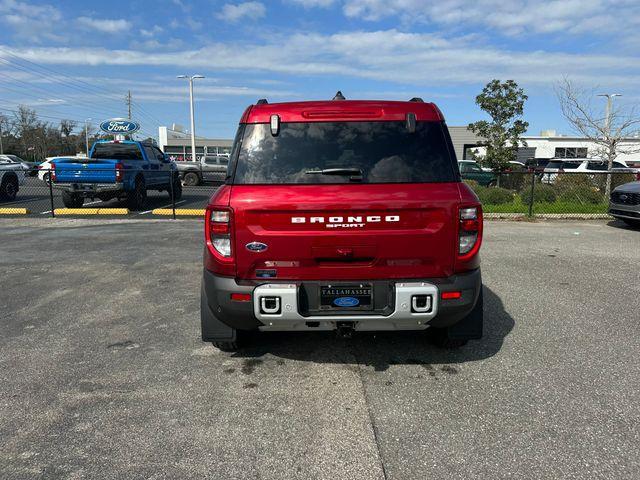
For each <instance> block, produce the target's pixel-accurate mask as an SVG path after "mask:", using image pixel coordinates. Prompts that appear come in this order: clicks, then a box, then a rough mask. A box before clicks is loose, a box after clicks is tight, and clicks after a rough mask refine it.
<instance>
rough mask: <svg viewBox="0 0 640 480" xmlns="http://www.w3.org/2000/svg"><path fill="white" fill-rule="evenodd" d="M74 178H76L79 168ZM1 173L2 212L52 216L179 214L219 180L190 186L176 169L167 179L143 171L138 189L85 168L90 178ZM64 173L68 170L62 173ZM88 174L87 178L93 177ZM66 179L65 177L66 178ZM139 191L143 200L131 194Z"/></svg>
mask: <svg viewBox="0 0 640 480" xmlns="http://www.w3.org/2000/svg"><path fill="white" fill-rule="evenodd" d="M81 170H82V169H79V170H78V171H77V172H75V173H74V172H72V173H71V175H77V177H78V180H80V179H81V178H82V175H81V173H80V171H81ZM0 173H3V176H2V183H1V184H0V213H1V214H3V215H30V216H38V217H56V216H59V215H129V216H140V215H147V216H152V215H163V216H165V217H166V216H170V217H173V218H176V217H178V216H180V215H181V214H185V213H186V214H188V215H191V216H194V215H198V214H199V213H200V211H201V210H204V209H205V208H206V206H207V204H208V202H209V199H210V198H211V196H212V195H213V194H214V193H215V191H216V190H217V189H218V188H219V186H220V185H221V184H222V183H223V182H224V176H223V175H221V174H220V175H217V176H211V178H206V179H201V180H200V181H198V182H197V183H196V184H195V185H186V184H185V182H184V178H183V177H182V175H180V173H179V172H175V171H174V172H172V173H171V179H172V181H171V182H169V183H167V179H166V175H167V172H160V171H159V172H152V171H151V172H145V177H144V178H145V184H144V188H141V189H138V192H136V191H135V187H133V186H131V185H130V186H128V187H127V188H124V186H123V185H122V182H119V183H118V184H116V182H115V178H114V176H115V171H114V169H113V168H111V169H104V170H101V169H96V168H92V169H91V174H92V176H93V177H94V178H93V179H104V181H102V182H101V181H98V182H93V181H92V183H82V182H81V181H77V182H74V181H64V182H61V181H59V179H57V180H58V181H56V180H54V181H53V182H51V178H52V175H55V173H54V170H50V169H37V170H31V171H15V172H0ZM154 173H155V178H154ZM66 175H69V173H68V172H67V173H66ZM93 179H92V180H93ZM66 180H68V178H67V179H66ZM140 191H142V192H143V193H142V194H143V197H144V198H143V199H142V200H140V199H136V198H135V195H136V194H139V193H140Z"/></svg>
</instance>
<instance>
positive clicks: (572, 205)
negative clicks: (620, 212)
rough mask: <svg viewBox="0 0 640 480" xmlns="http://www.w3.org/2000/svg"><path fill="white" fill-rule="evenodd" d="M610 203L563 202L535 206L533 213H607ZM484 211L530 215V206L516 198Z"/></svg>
mask: <svg viewBox="0 0 640 480" xmlns="http://www.w3.org/2000/svg"><path fill="white" fill-rule="evenodd" d="M608 207H609V204H608V203H596V204H584V203H578V202H562V201H556V202H553V203H539V202H536V203H534V204H533V213H534V214H536V213H607V210H608ZM482 210H483V211H485V212H487V213H524V214H528V213H529V205H527V204H525V203H522V201H521V200H520V197H516V198H515V199H514V201H513V202H511V203H503V204H500V205H491V204H483V205H482Z"/></svg>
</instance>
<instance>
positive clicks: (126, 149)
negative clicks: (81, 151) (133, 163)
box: [91, 143, 142, 160]
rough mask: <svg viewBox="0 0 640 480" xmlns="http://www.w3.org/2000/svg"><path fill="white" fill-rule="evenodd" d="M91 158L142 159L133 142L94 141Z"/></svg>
mask: <svg viewBox="0 0 640 480" xmlns="http://www.w3.org/2000/svg"><path fill="white" fill-rule="evenodd" d="M91 158H98V159H100V158H102V159H106V158H112V159H114V160H142V153H141V152H140V149H139V148H138V146H137V145H135V144H133V143H96V145H95V147H94V149H93V152H91Z"/></svg>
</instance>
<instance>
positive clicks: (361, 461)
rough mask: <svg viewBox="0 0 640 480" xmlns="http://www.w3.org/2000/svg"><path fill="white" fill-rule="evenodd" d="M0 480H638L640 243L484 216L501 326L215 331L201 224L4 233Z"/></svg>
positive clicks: (20, 222)
mask: <svg viewBox="0 0 640 480" xmlns="http://www.w3.org/2000/svg"><path fill="white" fill-rule="evenodd" d="M0 222H1V223H0V250H1V251H2V254H1V255H0V271H2V285H1V287H0V293H1V295H0V297H1V299H2V300H1V301H0V319H2V331H1V333H0V438H1V439H2V441H1V442H0V478H2V479H23V478H24V479H27V478H29V479H30V478H69V479H76V478H109V479H116V478H172V479H173V478H176V479H177V478H229V479H240V478H242V479H244V478H247V479H258V478H259V479H284V478H300V479H309V478H314V479H315V478H318V479H338V478H349V479H351V480H356V479H385V478H386V479H418V478H448V479H469V478H486V479H496V478H531V479H540V478H550V479H558V478H611V479H622V478H629V479H632V478H640V455H638V446H639V445H640V407H639V406H638V395H639V393H640V362H639V361H638V358H639V356H640V334H639V333H638V321H639V320H640V310H639V308H638V306H639V301H638V298H640V282H639V281H638V278H639V275H638V265H640V248H639V247H640V231H634V230H631V229H627V228H624V227H622V226H621V225H619V224H617V223H610V224H607V223H605V222H558V223H553V222H548V223H544V222H541V223H511V222H504V223H503V222H488V223H487V224H486V227H485V228H486V237H485V244H484V247H483V254H482V257H483V276H484V282H485V289H486V290H485V319H486V320H485V321H486V335H485V338H484V339H483V340H482V341H476V342H471V343H470V344H469V345H468V346H466V347H465V348H463V349H461V350H459V351H446V350H438V349H435V347H432V346H430V345H428V344H427V343H426V342H425V341H424V338H423V337H422V336H421V335H416V334H377V335H373V334H371V335H365V334H361V335H359V336H356V337H355V338H354V339H352V340H350V341H345V340H340V339H336V338H335V337H334V336H333V335H331V334H271V335H263V336H259V337H257V338H256V339H254V342H253V344H252V345H251V346H250V347H249V348H247V349H245V350H243V351H242V352H240V353H237V354H225V353H221V352H219V351H217V350H215V349H214V348H213V347H211V346H210V345H206V344H203V343H202V342H201V341H200V338H199V333H200V332H199V284H200V269H201V254H202V244H201V240H202V231H201V230H202V228H201V224H200V223H199V222H198V221H196V220H182V221H149V220H145V221H144V222H142V221H141V222H136V221H131V220H127V221H102V222H96V221H95V220H91V221H87V220H70V219H64V220H63V219H56V220H51V219H47V220H37V219H2V220H1V221H0Z"/></svg>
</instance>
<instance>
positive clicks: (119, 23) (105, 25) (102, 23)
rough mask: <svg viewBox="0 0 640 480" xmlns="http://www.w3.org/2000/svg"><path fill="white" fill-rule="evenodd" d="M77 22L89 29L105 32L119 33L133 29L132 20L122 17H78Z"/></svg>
mask: <svg viewBox="0 0 640 480" xmlns="http://www.w3.org/2000/svg"><path fill="white" fill-rule="evenodd" d="M76 22H77V23H78V25H80V26H81V27H83V28H86V29H87V30H94V31H98V32H103V33H119V32H123V31H125V30H129V29H131V22H129V21H127V20H125V19H122V18H119V19H108V18H90V17H78V18H77V19H76Z"/></svg>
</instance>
